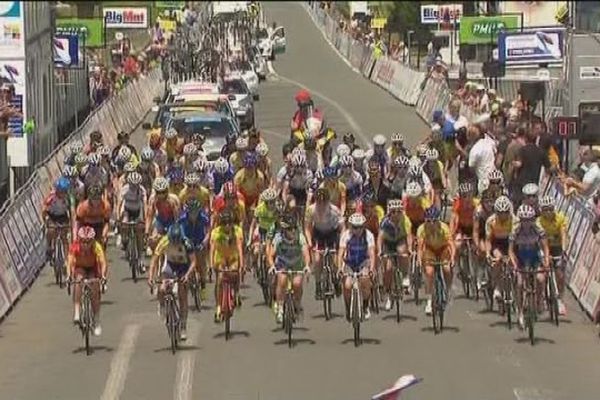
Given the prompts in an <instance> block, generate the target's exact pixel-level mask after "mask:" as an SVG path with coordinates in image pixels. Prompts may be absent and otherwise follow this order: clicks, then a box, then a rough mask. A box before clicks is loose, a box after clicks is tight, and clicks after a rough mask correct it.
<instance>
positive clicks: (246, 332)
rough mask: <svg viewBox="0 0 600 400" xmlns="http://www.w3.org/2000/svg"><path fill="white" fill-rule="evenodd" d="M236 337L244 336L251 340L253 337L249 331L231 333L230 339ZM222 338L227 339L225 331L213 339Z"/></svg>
mask: <svg viewBox="0 0 600 400" xmlns="http://www.w3.org/2000/svg"><path fill="white" fill-rule="evenodd" d="M234 336H244V337H246V338H249V337H250V336H251V335H250V332H248V331H230V332H229V337H230V338H233V337H234ZM222 337H225V331H223V332H219V333H217V334H215V335H213V339H217V338H222Z"/></svg>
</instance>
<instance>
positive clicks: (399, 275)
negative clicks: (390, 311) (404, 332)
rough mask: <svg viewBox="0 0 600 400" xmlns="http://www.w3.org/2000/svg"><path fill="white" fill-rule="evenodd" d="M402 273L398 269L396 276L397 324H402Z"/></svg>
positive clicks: (395, 301)
mask: <svg viewBox="0 0 600 400" xmlns="http://www.w3.org/2000/svg"><path fill="white" fill-rule="evenodd" d="M402 291H403V288H402V271H400V270H399V269H398V268H396V273H395V274H394V303H396V323H398V324H399V323H400V308H401V307H402Z"/></svg>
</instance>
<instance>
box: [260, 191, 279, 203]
mask: <svg viewBox="0 0 600 400" xmlns="http://www.w3.org/2000/svg"><path fill="white" fill-rule="evenodd" d="M276 198H277V192H276V191H275V189H273V188H267V189H265V190H263V192H262V193H261V194H260V199H261V200H262V201H264V202H270V201H273V200H275V199H276Z"/></svg>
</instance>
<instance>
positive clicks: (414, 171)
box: [408, 163, 423, 178]
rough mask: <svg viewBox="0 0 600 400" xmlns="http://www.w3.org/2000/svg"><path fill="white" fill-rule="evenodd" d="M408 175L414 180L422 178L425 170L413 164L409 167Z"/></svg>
mask: <svg viewBox="0 0 600 400" xmlns="http://www.w3.org/2000/svg"><path fill="white" fill-rule="evenodd" d="M408 175H410V176H411V177H414V178H420V177H421V176H422V175H423V168H422V167H421V166H420V165H417V164H414V163H413V164H411V165H410V167H408Z"/></svg>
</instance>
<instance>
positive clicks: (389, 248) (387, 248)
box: [382, 238, 407, 254]
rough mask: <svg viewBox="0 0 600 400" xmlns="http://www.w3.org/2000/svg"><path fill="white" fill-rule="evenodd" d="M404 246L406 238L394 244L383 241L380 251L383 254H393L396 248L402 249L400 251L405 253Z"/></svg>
mask: <svg viewBox="0 0 600 400" xmlns="http://www.w3.org/2000/svg"><path fill="white" fill-rule="evenodd" d="M406 246H407V243H406V238H402V239H400V240H397V241H395V242H393V241H389V240H384V241H383V249H382V251H383V254H393V253H396V252H397V250H398V247H404V249H403V250H402V251H406V250H407V248H406Z"/></svg>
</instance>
